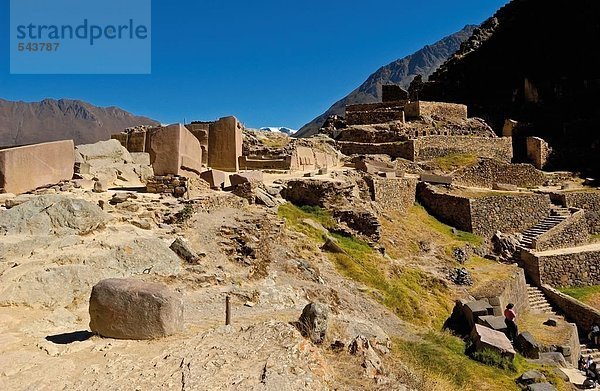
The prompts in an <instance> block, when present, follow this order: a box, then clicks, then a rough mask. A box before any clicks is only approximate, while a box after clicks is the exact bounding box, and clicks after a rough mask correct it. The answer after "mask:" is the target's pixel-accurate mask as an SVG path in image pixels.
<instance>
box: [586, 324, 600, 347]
mask: <svg viewBox="0 0 600 391" xmlns="http://www.w3.org/2000/svg"><path fill="white" fill-rule="evenodd" d="M588 338H589V339H590V341H592V343H593V344H594V345H595V346H600V344H599V343H598V342H599V341H600V326H598V324H597V323H594V325H593V326H592V329H591V330H590V334H589V335H588Z"/></svg>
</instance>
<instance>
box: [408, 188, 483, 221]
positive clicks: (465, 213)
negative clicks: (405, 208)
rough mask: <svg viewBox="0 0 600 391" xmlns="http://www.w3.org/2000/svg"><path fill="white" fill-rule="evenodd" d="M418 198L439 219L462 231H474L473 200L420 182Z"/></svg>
mask: <svg viewBox="0 0 600 391" xmlns="http://www.w3.org/2000/svg"><path fill="white" fill-rule="evenodd" d="M417 199H418V201H419V202H420V203H421V205H423V206H424V207H425V209H427V210H428V211H429V213H431V214H432V215H434V216H435V217H436V218H437V219H439V220H440V221H442V222H443V223H446V224H448V225H451V226H453V227H456V228H458V229H460V230H462V231H466V232H472V230H473V227H472V224H471V201H470V200H469V199H468V198H465V197H460V196H456V195H453V194H448V193H444V192H441V191H438V190H437V189H436V188H435V187H434V186H428V185H426V184H424V183H419V184H418V186H417Z"/></svg>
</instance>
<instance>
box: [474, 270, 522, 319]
mask: <svg viewBox="0 0 600 391" xmlns="http://www.w3.org/2000/svg"><path fill="white" fill-rule="evenodd" d="M474 297H475V298H476V299H477V300H480V299H484V298H486V299H488V302H489V303H490V305H491V306H492V307H493V308H494V315H495V316H502V315H503V314H504V309H505V308H506V306H507V305H508V304H509V303H513V304H514V305H515V308H516V310H517V312H518V313H521V312H526V311H529V298H528V295H527V281H526V280H525V271H524V270H523V269H521V268H516V267H515V271H514V273H513V275H512V276H510V277H509V278H507V279H504V280H502V285H501V286H499V287H498V291H497V292H495V293H493V294H488V295H486V296H482V295H477V294H474Z"/></svg>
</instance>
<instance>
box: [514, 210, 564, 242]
mask: <svg viewBox="0 0 600 391" xmlns="http://www.w3.org/2000/svg"><path fill="white" fill-rule="evenodd" d="M570 216H571V211H570V210H569V208H564V207H559V206H555V207H553V208H552V210H551V212H550V216H548V217H546V218H545V219H544V220H542V221H541V222H540V223H538V224H537V225H536V226H535V227H532V228H529V229H528V230H526V231H524V232H523V233H522V235H523V238H522V239H521V241H520V243H519V247H520V248H521V249H533V241H534V240H535V239H536V238H537V237H539V236H540V235H542V234H545V233H546V232H548V231H550V230H551V229H552V228H554V227H556V226H557V225H558V224H560V223H562V222H563V221H565V220H566V219H568V218H569V217H570Z"/></svg>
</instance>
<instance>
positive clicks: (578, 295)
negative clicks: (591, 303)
mask: <svg viewBox="0 0 600 391" xmlns="http://www.w3.org/2000/svg"><path fill="white" fill-rule="evenodd" d="M560 291H561V292H562V293H564V294H565V295H569V296H571V297H573V298H575V299H577V300H579V301H583V302H584V303H585V302H586V300H588V299H590V298H591V297H592V296H595V295H598V294H600V285H595V286H583V287H577V288H562V289H560Z"/></svg>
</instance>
